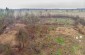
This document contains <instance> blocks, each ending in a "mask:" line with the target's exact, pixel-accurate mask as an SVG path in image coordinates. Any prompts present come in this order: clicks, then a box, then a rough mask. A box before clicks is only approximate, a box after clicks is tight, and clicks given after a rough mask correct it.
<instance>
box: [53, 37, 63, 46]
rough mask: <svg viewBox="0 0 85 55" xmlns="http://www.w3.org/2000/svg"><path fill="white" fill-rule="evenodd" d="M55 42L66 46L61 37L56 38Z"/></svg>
mask: <svg viewBox="0 0 85 55" xmlns="http://www.w3.org/2000/svg"><path fill="white" fill-rule="evenodd" d="M55 41H56V42H57V43H58V44H60V45H64V44H65V41H64V39H63V38H61V37H58V38H56V39H55Z"/></svg>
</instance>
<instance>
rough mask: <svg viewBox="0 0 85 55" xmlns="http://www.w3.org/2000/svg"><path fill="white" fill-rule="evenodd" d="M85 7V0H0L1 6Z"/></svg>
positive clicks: (14, 7)
mask: <svg viewBox="0 0 85 55" xmlns="http://www.w3.org/2000/svg"><path fill="white" fill-rule="evenodd" d="M6 7H8V8H13V9H17V8H85V0H0V8H6Z"/></svg>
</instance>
